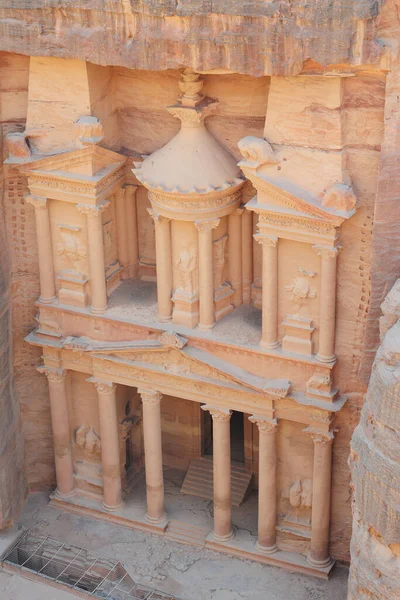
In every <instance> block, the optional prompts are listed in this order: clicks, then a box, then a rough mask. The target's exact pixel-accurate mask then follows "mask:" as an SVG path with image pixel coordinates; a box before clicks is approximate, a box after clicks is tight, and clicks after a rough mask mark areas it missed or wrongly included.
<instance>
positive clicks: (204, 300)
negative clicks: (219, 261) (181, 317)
mask: <svg viewBox="0 0 400 600" xmlns="http://www.w3.org/2000/svg"><path fill="white" fill-rule="evenodd" d="M218 224H219V219H212V220H209V221H195V225H196V227H197V230H198V232H199V299H200V318H199V329H211V328H212V327H213V326H214V323H215V310H214V280H213V245H212V230H213V229H214V228H215V227H218Z"/></svg>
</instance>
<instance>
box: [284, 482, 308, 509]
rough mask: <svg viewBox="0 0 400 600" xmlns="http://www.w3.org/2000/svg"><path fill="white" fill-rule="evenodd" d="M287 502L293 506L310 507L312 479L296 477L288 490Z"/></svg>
mask: <svg viewBox="0 0 400 600" xmlns="http://www.w3.org/2000/svg"><path fill="white" fill-rule="evenodd" d="M289 502H290V506H292V507H293V508H311V506H312V480H311V479H303V480H301V479H298V480H297V481H295V482H294V483H293V485H292V486H291V487H290V490H289Z"/></svg>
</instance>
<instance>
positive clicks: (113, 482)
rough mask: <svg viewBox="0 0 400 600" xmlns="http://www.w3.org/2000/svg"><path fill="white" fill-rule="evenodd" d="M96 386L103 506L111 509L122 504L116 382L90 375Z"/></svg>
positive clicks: (90, 379) (115, 508)
mask: <svg viewBox="0 0 400 600" xmlns="http://www.w3.org/2000/svg"><path fill="white" fill-rule="evenodd" d="M89 381H92V382H93V383H94V385H95V386H96V390H97V397H98V403H99V419H100V438H101V465H102V469H103V508H105V509H106V510H109V511H113V510H117V509H118V508H121V506H122V480H121V462H120V455H119V426H118V415H117V402H116V397H115V388H116V385H115V383H112V382H110V381H103V380H101V379H95V378H94V377H90V378H89Z"/></svg>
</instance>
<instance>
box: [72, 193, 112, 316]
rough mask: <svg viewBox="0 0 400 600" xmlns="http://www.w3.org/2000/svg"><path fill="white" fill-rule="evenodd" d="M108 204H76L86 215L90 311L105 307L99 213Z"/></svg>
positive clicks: (97, 310) (104, 278)
mask: <svg viewBox="0 0 400 600" xmlns="http://www.w3.org/2000/svg"><path fill="white" fill-rule="evenodd" d="M109 204H110V203H109V202H104V203H103V204H101V205H100V206H87V205H84V204H78V205H77V209H78V210H79V212H81V213H83V214H86V215H87V235H88V253H89V269H90V290H91V296H92V305H91V311H92V312H94V313H102V312H104V311H105V310H106V308H107V285H106V274H105V264H104V241H103V223H102V216H101V215H102V213H103V212H104V210H105V209H106V208H107V207H108V206H109Z"/></svg>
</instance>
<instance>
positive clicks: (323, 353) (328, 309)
mask: <svg viewBox="0 0 400 600" xmlns="http://www.w3.org/2000/svg"><path fill="white" fill-rule="evenodd" d="M314 249H315V250H316V252H317V253H318V254H319V255H320V256H321V292H320V303H319V306H320V309H319V310H320V316H319V323H320V324H319V349H318V354H317V358H318V360H320V361H321V362H331V361H333V360H335V313H336V267H337V255H338V251H339V250H338V248H329V247H324V246H314Z"/></svg>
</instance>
